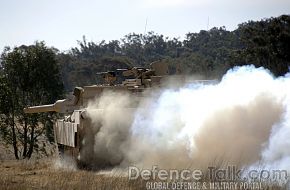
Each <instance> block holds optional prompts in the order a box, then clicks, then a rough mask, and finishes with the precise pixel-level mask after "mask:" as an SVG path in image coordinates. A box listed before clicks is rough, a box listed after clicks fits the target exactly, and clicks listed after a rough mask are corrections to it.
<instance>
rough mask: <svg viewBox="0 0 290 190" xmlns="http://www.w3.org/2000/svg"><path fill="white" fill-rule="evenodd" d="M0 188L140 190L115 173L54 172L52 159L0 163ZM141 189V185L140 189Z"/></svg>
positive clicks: (139, 182)
mask: <svg viewBox="0 0 290 190" xmlns="http://www.w3.org/2000/svg"><path fill="white" fill-rule="evenodd" d="M0 169H1V171H0V189H1V190H2V189H3V190H4V189H9V190H10V189H11V190H14V189H15V190H16V189H17V190H18V189H70V190H71V189H100V190H102V189H140V187H141V186H142V181H140V180H137V181H130V182H129V181H128V178H127V177H122V176H120V175H118V174H116V175H113V176H112V175H108V174H98V173H97V172H90V171H78V170H75V171H72V170H66V169H55V168H54V167H53V160H46V159H44V160H41V161H39V160H36V161H3V160H2V161H0ZM144 187H145V186H144Z"/></svg>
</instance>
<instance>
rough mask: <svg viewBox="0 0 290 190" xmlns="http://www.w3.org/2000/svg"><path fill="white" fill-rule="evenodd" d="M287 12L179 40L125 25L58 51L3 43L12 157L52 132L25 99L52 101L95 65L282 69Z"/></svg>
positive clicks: (4, 126) (289, 24)
mask: <svg viewBox="0 0 290 190" xmlns="http://www.w3.org/2000/svg"><path fill="white" fill-rule="evenodd" d="M289 46H290V16H289V15H281V16H279V17H272V18H267V19H263V20H261V21H248V22H245V23H242V24H240V25H238V28H237V29H236V30H234V31H228V30H226V28H225V27H219V28H218V27H214V28H212V29H210V30H208V31H205V30H201V31H200V32H197V33H188V34H186V35H185V38H184V39H183V40H180V39H178V38H168V37H166V36H164V35H162V34H157V33H154V32H148V33H147V34H136V33H130V34H128V35H126V36H124V37H123V38H122V39H120V40H112V41H109V42H106V41H101V42H88V41H87V40H86V38H85V36H84V37H83V39H82V40H80V41H78V47H73V48H71V49H70V50H69V51H67V52H60V51H58V50H57V49H55V48H51V47H47V46H46V45H45V43H44V42H36V43H35V44H33V45H28V46H27V45H22V46H19V47H15V48H12V49H11V48H9V47H6V48H5V50H4V51H3V52H2V54H1V60H0V61H1V62H0V88H1V89H0V127H1V128H0V138H1V141H3V142H6V143H7V144H9V145H12V147H13V149H14V155H15V157H16V158H18V159H20V158H30V157H31V154H32V152H33V150H34V149H35V150H38V149H39V147H38V146H37V139H38V137H39V136H41V135H42V134H46V136H47V137H48V138H49V139H52V136H53V135H52V127H51V126H52V121H53V120H54V118H55V115H53V114H32V115H27V114H24V113H23V110H22V109H23V107H26V106H28V105H39V104H48V103H53V102H54V101H55V100H57V99H59V98H62V97H63V96H64V94H66V93H67V92H69V91H71V90H72V89H73V88H74V87H75V86H83V85H92V84H96V83H101V82H102V81H101V77H98V76H97V75H96V73H97V72H101V71H108V70H115V69H117V68H130V67H133V66H139V67H148V66H149V64H150V63H151V62H153V61H156V60H164V61H166V62H167V63H168V64H169V68H170V71H171V73H174V71H175V70H176V69H177V67H178V68H180V70H181V72H182V73H184V74H199V75H202V76H204V77H205V78H220V77H221V76H222V75H223V74H224V73H225V72H226V71H227V70H228V69H229V68H232V67H234V66H241V65H248V64H252V65H255V66H256V67H261V66H262V67H265V68H267V69H269V70H270V71H271V72H272V73H273V74H274V75H275V76H282V75H284V74H286V73H287V72H288V71H289V66H290V57H289V56H290V53H289V52H290V47H289Z"/></svg>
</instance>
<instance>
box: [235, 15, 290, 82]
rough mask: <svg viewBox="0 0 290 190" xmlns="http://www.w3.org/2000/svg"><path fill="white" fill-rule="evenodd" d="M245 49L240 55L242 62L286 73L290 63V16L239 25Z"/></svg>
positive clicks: (277, 72) (280, 73) (276, 73)
mask: <svg viewBox="0 0 290 190" xmlns="http://www.w3.org/2000/svg"><path fill="white" fill-rule="evenodd" d="M238 30H239V31H240V33H241V40H242V42H243V43H244V44H245V47H246V48H245V49H243V50H242V51H240V53H239V55H240V58H241V60H242V61H241V63H240V64H241V65H242V64H249V63H251V64H254V65H255V66H263V67H266V68H268V69H270V70H271V71H272V72H273V73H274V74H275V75H277V76H279V75H284V74H285V73H287V72H288V71H289V69H288V67H289V65H290V53H289V52H290V45H289V44H290V16H289V15H282V16H280V17H277V18H270V19H264V20H261V21H259V22H253V21H250V22H248V23H243V24H240V25H239V29H238Z"/></svg>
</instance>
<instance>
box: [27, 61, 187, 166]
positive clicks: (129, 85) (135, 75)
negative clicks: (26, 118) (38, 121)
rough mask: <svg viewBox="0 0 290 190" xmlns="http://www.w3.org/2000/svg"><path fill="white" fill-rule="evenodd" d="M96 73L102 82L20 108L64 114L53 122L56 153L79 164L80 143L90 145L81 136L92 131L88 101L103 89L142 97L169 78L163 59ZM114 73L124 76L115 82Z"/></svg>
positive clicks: (35, 111) (176, 78)
mask: <svg viewBox="0 0 290 190" xmlns="http://www.w3.org/2000/svg"><path fill="white" fill-rule="evenodd" d="M177 73H178V71H177ZM97 74H99V75H102V76H103V79H104V81H105V82H104V84H100V85H92V86H84V87H75V89H74V91H73V95H72V97H70V98H67V99H64V100H58V101H56V102H55V103H54V104H50V105H41V106H33V107H28V108H24V112H25V113H27V114H31V113H40V112H58V113H63V114H64V118H62V119H58V120H56V122H55V123H54V135H55V142H56V143H57V144H58V151H59V153H60V155H62V156H63V155H64V156H70V157H72V158H74V159H75V160H76V161H77V163H80V165H85V161H84V160H85V159H84V160H82V156H81V154H82V149H84V146H91V145H90V144H86V143H84V142H83V139H84V136H85V135H86V137H87V136H88V134H90V133H91V132H92V131H91V130H92V129H91V121H90V118H88V117H87V114H86V108H87V107H88V104H89V103H90V102H91V101H92V100H94V99H96V98H98V97H100V96H101V95H102V94H103V92H105V91H114V92H116V91H117V92H127V93H131V94H133V95H134V97H138V96H140V98H144V96H143V92H144V91H145V90H146V91H150V90H153V89H157V90H158V89H160V88H161V87H162V86H163V85H165V84H164V83H165V82H164V81H168V78H169V76H168V75H169V69H168V65H167V63H166V62H163V61H156V62H153V63H151V64H150V68H139V67H133V68H130V69H117V70H116V71H108V72H102V73H97ZM118 74H120V75H121V76H118ZM175 76H177V77H174V80H178V81H179V82H178V83H184V81H183V80H184V76H182V75H175ZM118 77H121V78H126V77H127V79H124V80H123V81H122V82H121V83H119V84H117V81H118ZM100 109H101V108H100ZM91 138H93V137H91ZM105 164H108V163H105Z"/></svg>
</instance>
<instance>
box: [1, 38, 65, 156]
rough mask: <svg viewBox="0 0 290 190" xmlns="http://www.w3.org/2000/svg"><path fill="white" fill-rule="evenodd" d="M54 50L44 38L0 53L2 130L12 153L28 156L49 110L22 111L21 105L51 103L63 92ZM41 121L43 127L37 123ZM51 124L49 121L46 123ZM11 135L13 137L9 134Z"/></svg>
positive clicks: (45, 121) (48, 116) (40, 133)
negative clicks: (41, 112)
mask: <svg viewBox="0 0 290 190" xmlns="http://www.w3.org/2000/svg"><path fill="white" fill-rule="evenodd" d="M55 55H56V50H55V49H51V48H47V47H46V46H45V44H44V43H43V42H36V43H35V44H34V45H31V46H24V45H22V46H20V47H15V48H14V49H13V50H10V49H9V48H7V49H5V51H4V52H3V53H2V56H1V60H2V62H1V70H2V73H1V80H0V83H1V84H0V87H1V93H0V98H1V101H0V115H1V120H0V122H1V124H2V125H1V132H3V134H4V137H8V138H7V139H6V140H7V141H6V142H7V143H8V144H13V147H14V151H15V157H16V158H18V157H19V153H20V152H21V154H22V156H23V157H28V158H29V157H31V154H32V151H33V148H35V147H36V146H37V145H36V143H35V142H36V141H37V137H38V136H40V135H42V134H43V132H44V130H45V129H46V123H47V121H48V120H50V119H52V118H51V115H50V114H31V115H28V114H25V113H24V112H23V108H24V107H27V106H31V105H39V104H47V103H52V102H54V101H55V100H56V99H58V98H60V97H61V96H62V94H63V85H62V82H61V75H60V72H59V66H58V64H57V61H56V56H55ZM39 122H42V123H43V125H44V127H41V126H40V125H39ZM49 127H51V125H50V126H49ZM11 137H12V138H11Z"/></svg>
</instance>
